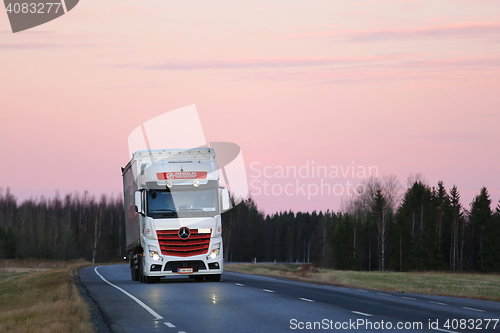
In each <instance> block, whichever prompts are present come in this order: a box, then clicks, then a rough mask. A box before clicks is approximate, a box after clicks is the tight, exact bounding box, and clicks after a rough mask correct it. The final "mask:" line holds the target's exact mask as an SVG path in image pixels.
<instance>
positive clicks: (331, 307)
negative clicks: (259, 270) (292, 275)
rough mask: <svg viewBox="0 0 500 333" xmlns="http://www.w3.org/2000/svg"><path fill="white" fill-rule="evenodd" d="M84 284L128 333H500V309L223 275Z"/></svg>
mask: <svg viewBox="0 0 500 333" xmlns="http://www.w3.org/2000/svg"><path fill="white" fill-rule="evenodd" d="M79 274H80V277H81V281H82V283H83V284H84V285H85V286H86V288H87V289H88V291H89V294H90V296H91V297H92V298H93V299H94V300H95V302H96V303H97V304H98V306H99V308H100V310H101V312H102V313H103V317H104V319H105V321H106V322H107V323H108V325H109V327H110V330H111V331H112V332H116V333H122V332H134V333H138V332H166V333H177V332H186V333H195V332H201V333H209V332H218V333H221V332H251V333H255V332H297V331H307V332H309V331H359V332H499V333H500V321H499V318H500V303H498V302H488V301H479V300H469V299H462V298H453V297H442V296H428V295H418V294H404V293H396V292H385V291H384V292H381V291H376V290H363V289H348V288H342V287H333V286H324V285H316V284H310V283H303V282H296V281H289V280H285V279H278V278H269V277H262V276H254V275H247V274H240V273H232V272H224V273H223V275H222V282H195V281H194V280H191V279H189V278H188V277H185V278H168V279H162V280H161V281H160V282H159V283H156V284H144V283H140V282H134V281H132V280H131V279H130V269H129V266H128V265H126V264H125V265H109V266H100V267H86V268H83V269H81V270H80V272H79Z"/></svg>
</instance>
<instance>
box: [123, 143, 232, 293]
mask: <svg viewBox="0 0 500 333" xmlns="http://www.w3.org/2000/svg"><path fill="white" fill-rule="evenodd" d="M122 175H123V193H124V204H125V223H126V240H127V242H126V244H127V252H128V258H129V263H130V271H131V275H132V280H134V281H138V280H140V281H141V282H144V283H152V282H156V281H158V280H159V279H160V278H161V277H165V276H181V275H188V276H189V277H191V278H193V279H195V280H197V281H201V280H203V279H206V280H210V281H220V278H221V273H222V270H223V262H222V261H223V260H222V258H223V253H222V250H223V249H222V221H221V214H222V212H224V211H226V210H228V209H229V208H230V205H231V203H230V200H229V192H228V190H227V189H225V188H222V187H220V186H219V177H218V166H217V161H216V155H215V151H214V149H212V148H195V149H166V150H145V151H137V152H135V153H133V155H132V159H131V160H130V162H129V163H128V164H127V165H126V166H125V167H124V168H122Z"/></svg>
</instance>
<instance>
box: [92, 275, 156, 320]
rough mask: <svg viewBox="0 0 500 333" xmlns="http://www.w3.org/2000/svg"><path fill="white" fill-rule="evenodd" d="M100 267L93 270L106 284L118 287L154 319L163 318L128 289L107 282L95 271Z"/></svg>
mask: <svg viewBox="0 0 500 333" xmlns="http://www.w3.org/2000/svg"><path fill="white" fill-rule="evenodd" d="M99 267H101V266H97V267H96V268H94V272H95V273H96V274H97V275H98V276H99V277H100V278H101V280H103V281H104V282H106V283H107V284H109V285H110V286H112V287H114V288H116V289H118V290H119V291H121V292H122V293H124V294H125V295H127V296H128V297H130V298H132V299H133V300H134V301H136V303H137V304H139V305H140V306H142V307H143V308H144V309H145V310H146V311H148V312H149V313H151V314H152V315H153V317H155V318H156V319H158V320H160V319H163V317H162V316H160V315H159V314H158V313H156V312H155V311H154V310H153V309H151V308H150V307H149V306H147V305H146V304H144V303H143V302H142V301H141V300H140V299H138V298H137V297H135V296H134V295H132V294H130V293H129V292H128V291H126V290H124V289H122V288H120V287H118V286H117V285H115V284H113V283H111V282H109V281H108V280H106V279H105V278H104V276H102V275H101V274H99V272H98V271H97V269H98V268H99Z"/></svg>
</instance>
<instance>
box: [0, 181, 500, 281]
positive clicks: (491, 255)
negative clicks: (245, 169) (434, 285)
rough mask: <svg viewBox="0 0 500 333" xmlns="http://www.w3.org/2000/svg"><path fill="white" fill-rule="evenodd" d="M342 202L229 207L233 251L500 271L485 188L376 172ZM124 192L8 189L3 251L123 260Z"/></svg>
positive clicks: (331, 262) (334, 262)
mask: <svg viewBox="0 0 500 333" xmlns="http://www.w3.org/2000/svg"><path fill="white" fill-rule="evenodd" d="M364 189H365V190H364V192H363V193H361V194H360V195H357V196H352V197H350V199H349V200H346V201H345V202H344V204H343V207H342V209H340V210H339V211H337V212H333V211H330V210H327V211H326V212H322V211H320V212H316V211H313V212H312V213H309V212H305V213H303V212H296V213H295V212H292V211H285V212H277V213H274V214H271V215H269V214H268V215H264V214H263V213H262V212H261V211H260V210H259V209H258V206H257V204H256V202H255V201H254V200H253V199H252V198H248V199H246V200H244V201H242V202H241V203H239V204H238V205H236V206H235V208H234V209H232V210H230V211H228V212H226V213H224V214H223V217H222V219H223V240H224V259H225V260H226V261H259V262H260V261H265V262H274V261H278V262H310V263H315V264H317V265H318V266H321V267H325V268H333V269H342V270H366V271H375V270H378V271H386V270H391V271H412V270H449V271H454V272H461V271H467V272H470V271H476V272H500V261H499V260H497V259H498V258H499V257H500V242H499V241H498V239H499V237H500V204H499V205H498V206H497V207H496V208H495V210H493V208H492V201H491V199H490V196H489V193H488V190H487V189H486V188H482V189H481V190H480V192H479V194H478V195H476V196H475V198H474V199H473V200H472V202H471V203H470V205H469V209H466V208H465V207H464V206H462V205H461V203H460V193H459V191H458V189H457V188H456V186H453V187H452V188H451V189H450V190H446V188H445V187H444V184H443V182H438V184H437V186H436V187H431V186H429V185H427V184H426V182H425V181H424V180H423V179H422V177H421V176H414V177H413V178H412V179H410V181H409V183H408V186H407V188H406V189H405V190H404V191H403V189H402V186H401V185H400V184H399V182H398V181H397V179H396V177H395V176H388V177H382V178H380V179H379V178H369V179H367V180H366V181H365V182H364ZM125 247H126V245H125V225H124V208H123V200H122V199H121V198H113V197H108V196H105V195H103V196H101V197H100V198H99V199H96V198H95V197H94V196H90V195H88V193H86V192H85V193H84V194H83V195H80V194H78V193H74V194H68V195H66V196H64V197H63V198H61V197H60V196H59V195H56V196H55V197H54V198H51V199H46V198H44V197H42V198H40V199H37V200H35V199H29V200H25V201H23V202H22V203H20V204H18V202H17V200H16V198H15V197H14V195H13V194H12V193H11V192H10V190H9V189H7V190H6V191H2V190H0V258H43V259H55V260H69V259H79V258H84V259H86V260H89V261H92V262H107V261H115V260H118V259H119V258H121V257H122V256H124V255H125V254H126V253H125Z"/></svg>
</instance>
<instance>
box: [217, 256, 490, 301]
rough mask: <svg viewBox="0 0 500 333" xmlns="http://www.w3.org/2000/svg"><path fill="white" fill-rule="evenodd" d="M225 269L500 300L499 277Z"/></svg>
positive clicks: (288, 268) (229, 266)
mask: <svg viewBox="0 0 500 333" xmlns="http://www.w3.org/2000/svg"><path fill="white" fill-rule="evenodd" d="M224 269H225V270H227V271H233V272H241V273H248V274H256V275H266V276H275V277H282V278H288V279H293V280H298V281H304V282H312V283H321V284H329V285H335V286H341V287H349V288H364V289H376V290H386V291H395V292H404V293H417V294H428V295H442V296H454V297H465V298H475V299H483V300H489V301H497V302H498V301H500V275H499V274H465V273H460V274H458V273H442V272H404V273H400V272H357V271H335V270H326V269H318V268H315V267H313V266H312V265H293V264H290V265H284V264H224Z"/></svg>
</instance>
